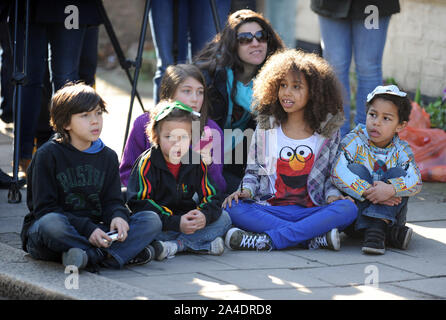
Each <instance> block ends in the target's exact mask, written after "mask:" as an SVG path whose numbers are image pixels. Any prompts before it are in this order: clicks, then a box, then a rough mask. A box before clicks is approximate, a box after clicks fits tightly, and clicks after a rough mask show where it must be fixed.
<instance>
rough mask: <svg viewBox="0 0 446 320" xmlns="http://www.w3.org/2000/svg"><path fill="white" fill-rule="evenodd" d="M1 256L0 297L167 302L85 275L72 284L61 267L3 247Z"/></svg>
mask: <svg viewBox="0 0 446 320" xmlns="http://www.w3.org/2000/svg"><path fill="white" fill-rule="evenodd" d="M0 256H1V257H2V259H1V260H0V295H8V297H12V298H16V299H17V298H20V299H85V300H96V299H100V300H101V299H113V300H122V299H124V300H128V299H144V300H145V299H170V298H169V297H167V296H164V295H162V294H158V293H157V294H153V293H152V292H151V291H148V290H141V289H138V288H135V287H132V286H130V285H128V284H126V283H124V282H120V281H116V280H112V279H108V278H105V277H102V276H98V275H96V274H92V273H89V272H85V271H83V272H80V273H78V276H79V277H78V278H77V280H74V278H71V276H73V275H74V274H73V273H70V272H69V271H68V272H67V273H65V269H64V267H63V266H62V265H61V264H59V263H51V262H43V261H36V260H34V259H32V258H30V257H29V256H25V255H24V254H23V251H20V250H17V249H13V248H11V247H9V246H7V245H5V244H2V243H0ZM68 277H70V278H68ZM67 278H68V280H67ZM76 283H77V288H76ZM70 288H71V289H70Z"/></svg>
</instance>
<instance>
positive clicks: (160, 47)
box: [149, 0, 231, 103]
mask: <svg viewBox="0 0 446 320" xmlns="http://www.w3.org/2000/svg"><path fill="white" fill-rule="evenodd" d="M177 3H178V21H177V22H178V33H177V49H178V52H177V61H174V55H173V49H174V34H173V32H174V26H173V22H172V21H173V19H174V17H173V15H174V9H173V8H174V0H153V1H152V7H151V10H150V15H149V18H150V29H151V30H152V39H153V44H154V46H155V52H156V57H157V71H156V73H155V76H154V78H153V97H154V99H155V103H157V102H158V101H159V92H158V91H159V86H160V83H161V78H162V77H163V75H164V72H165V71H166V68H167V67H168V66H169V65H172V64H174V63H175V62H176V63H186V62H187V61H188V55H189V41H188V40H189V39H190V47H191V56H192V57H193V56H194V55H195V54H196V53H197V52H198V51H200V50H201V49H202V48H203V47H204V45H205V44H206V42H208V41H210V40H212V38H213V37H214V36H215V35H216V33H217V32H216V29H215V24H214V19H213V15H212V10H211V6H210V2H209V1H208V0H179V1H177ZM215 3H216V6H217V13H218V18H219V20H220V26H221V28H222V29H223V27H224V25H225V22H226V19H227V15H228V14H229V9H230V6H231V1H229V0H217V1H216V2H215Z"/></svg>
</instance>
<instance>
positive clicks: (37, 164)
mask: <svg viewBox="0 0 446 320" xmlns="http://www.w3.org/2000/svg"><path fill="white" fill-rule="evenodd" d="M118 165H119V161H118V156H117V155H116V153H115V152H114V151H113V150H112V149H110V148H108V147H104V148H103V149H102V150H101V151H99V152H98V153H93V154H89V153H85V152H81V151H79V150H77V149H76V148H74V147H73V146H72V145H71V144H65V143H59V142H57V141H55V140H50V141H48V142H46V143H45V144H44V145H43V146H41V147H40V148H39V149H38V150H37V152H36V153H35V155H34V156H33V159H32V161H31V164H30V166H29V169H28V172H27V184H28V190H27V199H26V202H27V206H28V209H29V214H27V215H26V216H25V218H24V223H23V227H22V232H21V237H22V245H23V250H25V251H26V242H27V239H28V235H27V233H28V229H29V227H30V226H31V225H32V224H33V223H34V221H35V220H37V219H39V218H41V217H43V216H44V215H45V214H47V213H51V212H55V213H60V214H64V215H66V216H67V217H68V220H69V222H70V223H71V224H72V225H73V226H74V228H75V229H76V230H77V232H79V234H81V235H82V236H84V237H86V238H87V239H88V238H89V237H90V235H91V233H92V232H93V231H94V230H95V229H96V228H97V227H98V224H99V223H101V222H103V223H105V224H106V225H110V223H111V221H112V220H113V218H116V217H120V218H123V219H124V220H126V221H129V219H128V217H129V211H128V209H127V208H126V207H125V204H124V200H123V198H122V193H121V182H120V179H119V171H118Z"/></svg>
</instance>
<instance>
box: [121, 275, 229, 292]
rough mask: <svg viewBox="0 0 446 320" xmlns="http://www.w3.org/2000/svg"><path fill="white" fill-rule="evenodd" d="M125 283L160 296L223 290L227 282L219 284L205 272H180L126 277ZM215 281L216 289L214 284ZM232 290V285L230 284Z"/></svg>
mask: <svg viewBox="0 0 446 320" xmlns="http://www.w3.org/2000/svg"><path fill="white" fill-rule="evenodd" d="M125 283H127V284H128V285H131V286H134V287H137V288H141V289H145V290H150V291H151V292H154V293H157V294H159V295H160V296H169V295H172V294H185V295H186V294H196V293H199V292H203V291H209V290H210V291H215V290H218V291H220V290H225V286H226V285H228V284H229V283H224V284H219V283H218V282H216V280H215V279H214V278H211V277H209V276H206V275H205V274H202V273H199V272H194V273H182V274H172V275H171V274H164V275H156V276H143V277H141V276H137V277H126V278H125ZM216 283H217V285H216V286H217V289H215V286H214V284H216ZM229 287H231V290H232V287H233V286H232V285H230V286H229Z"/></svg>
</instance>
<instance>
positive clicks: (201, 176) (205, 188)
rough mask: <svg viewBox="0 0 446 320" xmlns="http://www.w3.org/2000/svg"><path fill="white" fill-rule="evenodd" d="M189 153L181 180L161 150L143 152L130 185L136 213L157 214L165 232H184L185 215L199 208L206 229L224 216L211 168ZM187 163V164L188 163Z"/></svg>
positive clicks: (129, 202)
mask: <svg viewBox="0 0 446 320" xmlns="http://www.w3.org/2000/svg"><path fill="white" fill-rule="evenodd" d="M192 154H193V153H192V152H189V153H188V154H187V155H186V156H185V158H183V160H185V159H186V160H188V161H182V164H181V167H180V171H179V175H178V181H177V180H176V179H175V177H174V176H173V174H172V173H171V172H170V171H169V169H168V168H167V164H166V161H165V159H164V157H163V155H162V153H161V150H160V148H159V147H155V146H154V147H152V148H150V149H149V150H146V151H145V152H143V153H142V154H141V155H140V156H139V158H138V159H137V160H136V161H135V165H134V166H133V169H132V173H131V174H130V178H129V182H128V185H127V199H128V201H127V205H128V207H129V208H130V210H131V211H132V212H133V213H136V212H139V211H146V210H147V211H153V212H155V213H157V214H158V215H159V217H160V219H161V221H162V223H163V230H164V231H167V230H172V231H180V219H181V216H182V215H184V214H186V213H188V212H189V211H191V210H194V209H198V210H200V211H201V212H202V213H203V214H204V216H205V217H206V226H207V225H209V224H210V223H212V222H214V221H216V220H217V219H218V218H219V217H220V215H221V211H222V209H221V199H220V196H219V195H218V190H217V188H216V186H215V184H214V183H213V182H212V181H211V179H210V178H209V176H208V174H207V166H206V165H205V164H204V163H203V162H202V161H200V163H199V164H194V162H192V160H198V159H200V157H199V155H198V154H194V155H192ZM185 162H187V164H186V163H185Z"/></svg>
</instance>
